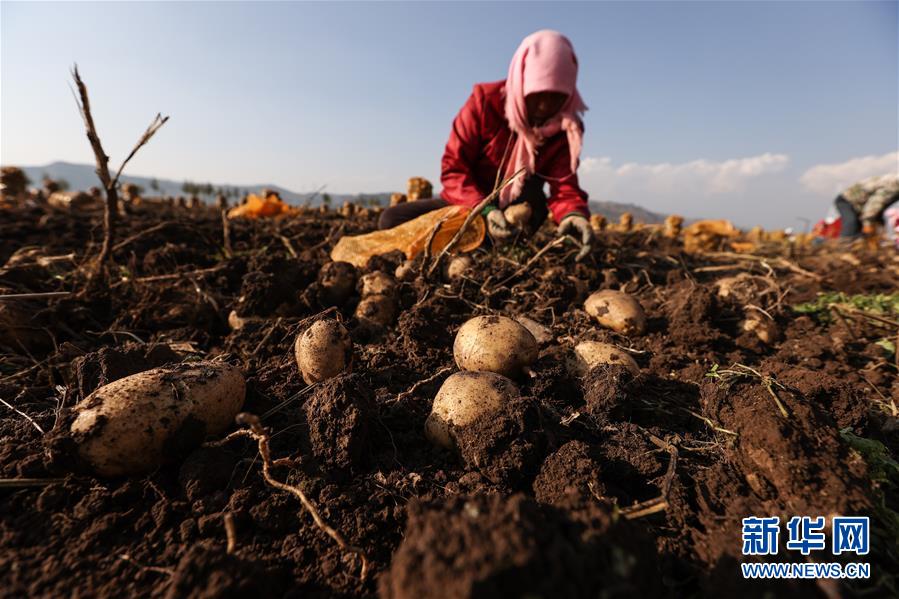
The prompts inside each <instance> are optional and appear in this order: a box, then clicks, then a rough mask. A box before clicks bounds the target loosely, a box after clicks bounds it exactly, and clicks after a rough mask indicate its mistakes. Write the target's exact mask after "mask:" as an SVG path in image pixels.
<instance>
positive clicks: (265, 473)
mask: <svg viewBox="0 0 899 599" xmlns="http://www.w3.org/2000/svg"><path fill="white" fill-rule="evenodd" d="M235 420H236V422H237V424H239V425H243V426H247V427H249V428H248V429H241V430H237V431H234V432H233V433H231V434H230V435H228V436H227V437H225V438H224V439H222V440H221V441H217V442H213V443H207V446H208V447H218V446H220V445H223V444H225V443H227V442H228V441H231V440H232V439H236V438H237V437H250V438H251V439H253V440H254V441H256V443H257V444H258V445H259V455H260V456H261V457H262V477H263V478H264V479H265V482H267V483H268V484H270V485H271V486H273V487H275V488H276V489H280V490H281V491H285V492H287V493H290V494H291V495H293V496H294V497H296V498H297V499H299V500H300V503H302V504H303V507H304V508H306V511H308V512H309V513H310V514H311V515H312V519H313V520H314V521H315V525H316V526H318V527H319V528H320V529H321V530H322V532H324V533H325V534H326V535H328V536H329V537H331V538H332V539H334V542H335V543H337V545H338V546H339V547H340V548H341V549H343V550H344V551H346V552H348V553H353V554H355V555H357V556H358V557H359V561H361V562H362V571H361V573H360V577H361V578H362V580H365V579H366V578H367V577H368V569H369V561H368V558H367V557H366V556H365V552H363V551H362V549H361V548H359V547H356V546H355V545H350V544H349V543H348V542H347V541H346V539H345V538H344V536H343V535H342V534H340V532H338V531H337V530H335V529H333V528H331V526H330V525H329V524H328V523H327V522H325V521H324V519H323V518H322V517H321V515H320V514H319V513H318V509H316V507H315V504H313V503H312V501H311V500H310V499H309V498H308V497H306V494H305V493H303V491H301V490H300V489H299V488H298V487H294V486H292V485H288V484H287V483H282V482H281V481H279V480H276V479H275V478H274V477H273V476H272V474H271V470H272V468H273V467H274V466H276V465H278V464H277V462H275V461H272V455H271V450H270V449H269V436H268V433H266V432H265V429H264V428H263V427H262V423H261V422H260V421H259V417H258V416H256V415H255V414H250V413H248V412H241V413H240V414H238V415H237V418H235Z"/></svg>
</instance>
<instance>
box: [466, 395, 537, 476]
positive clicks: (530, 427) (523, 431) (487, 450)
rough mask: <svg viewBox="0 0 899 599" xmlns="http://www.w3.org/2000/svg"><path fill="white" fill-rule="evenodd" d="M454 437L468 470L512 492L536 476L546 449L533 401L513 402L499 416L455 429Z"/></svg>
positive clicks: (488, 417) (478, 420)
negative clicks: (510, 488)
mask: <svg viewBox="0 0 899 599" xmlns="http://www.w3.org/2000/svg"><path fill="white" fill-rule="evenodd" d="M452 435H453V438H454V439H455V441H456V446H457V448H458V450H459V453H460V454H461V456H462V460H463V461H464V462H465V465H466V466H468V467H469V468H472V469H476V470H478V471H479V472H480V473H481V474H483V475H484V476H485V477H486V478H487V479H488V480H490V481H491V482H493V483H495V484H500V485H506V486H509V487H512V488H517V487H518V486H519V485H521V484H522V483H523V482H524V481H526V480H527V479H529V478H532V477H533V476H534V474H536V472H535V470H536V467H537V464H539V461H540V458H541V452H542V451H543V447H544V445H545V439H544V437H543V431H542V427H541V417H540V410H539V408H538V406H537V404H536V402H535V401H534V400H533V399H532V398H530V397H516V398H513V399H511V400H510V401H508V402H507V403H506V405H504V406H503V410H502V411H501V412H499V413H496V414H490V413H487V414H483V415H481V416H479V417H478V418H477V419H475V421H474V422H472V423H470V424H468V425H466V426H463V427H453V431H452Z"/></svg>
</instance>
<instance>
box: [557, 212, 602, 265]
mask: <svg viewBox="0 0 899 599" xmlns="http://www.w3.org/2000/svg"><path fill="white" fill-rule="evenodd" d="M558 231H559V235H571V236H573V237H576V238H579V239H580V240H581V251H579V252H578V253H577V257H576V258H575V260H576V261H577V262H580V261H581V260H583V259H584V258H586V257H587V255H588V254H589V253H590V252H591V251H592V250H593V240H594V237H593V227H591V226H590V221H589V220H587V218H586V217H585V216H583V215H582V214H569V215H568V216H566V217H565V218H563V219H562V222H560V223H559V229H558Z"/></svg>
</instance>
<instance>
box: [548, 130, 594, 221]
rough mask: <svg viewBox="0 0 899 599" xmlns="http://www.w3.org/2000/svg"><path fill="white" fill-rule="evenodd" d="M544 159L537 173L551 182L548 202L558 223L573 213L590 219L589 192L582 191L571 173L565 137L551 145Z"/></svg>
mask: <svg viewBox="0 0 899 599" xmlns="http://www.w3.org/2000/svg"><path fill="white" fill-rule="evenodd" d="M545 151H546V154H545V155H544V156H543V157H542V160H541V161H540V162H542V164H541V165H540V166H539V167H538V169H537V172H538V173H539V174H541V175H545V176H546V180H547V181H548V182H549V199H547V200H546V203H547V206H548V207H549V210H550V212H552V215H553V220H554V221H556V223H559V222H561V221H562V219H563V218H565V217H566V216H568V215H569V214H571V213H577V214H581V215H583V216H585V217H588V218H589V217H590V209H589V208H588V207H587V192H586V191H584V190H583V189H581V186H580V184H579V183H578V179H577V173H572V172H571V158H570V157H569V151H568V140H567V139H566V138H565V136H564V135H563V136H562V139H561V140H559V141H558V142H557V143H553V144H550V145H549V146H548V147H547V148H546V150H545Z"/></svg>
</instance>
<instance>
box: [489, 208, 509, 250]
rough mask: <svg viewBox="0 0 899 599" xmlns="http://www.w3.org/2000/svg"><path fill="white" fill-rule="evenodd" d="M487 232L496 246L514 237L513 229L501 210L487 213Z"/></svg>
mask: <svg viewBox="0 0 899 599" xmlns="http://www.w3.org/2000/svg"><path fill="white" fill-rule="evenodd" d="M487 231H489V232H490V237H491V238H492V239H493V241H494V242H496V243H498V244H501V243H504V242H506V241H508V240H509V239H511V238H512V236H513V235H515V227H513V226H512V225H510V224H509V221H507V220H506V215H504V214H503V211H502V210H491V211H490V212H488V213H487Z"/></svg>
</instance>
